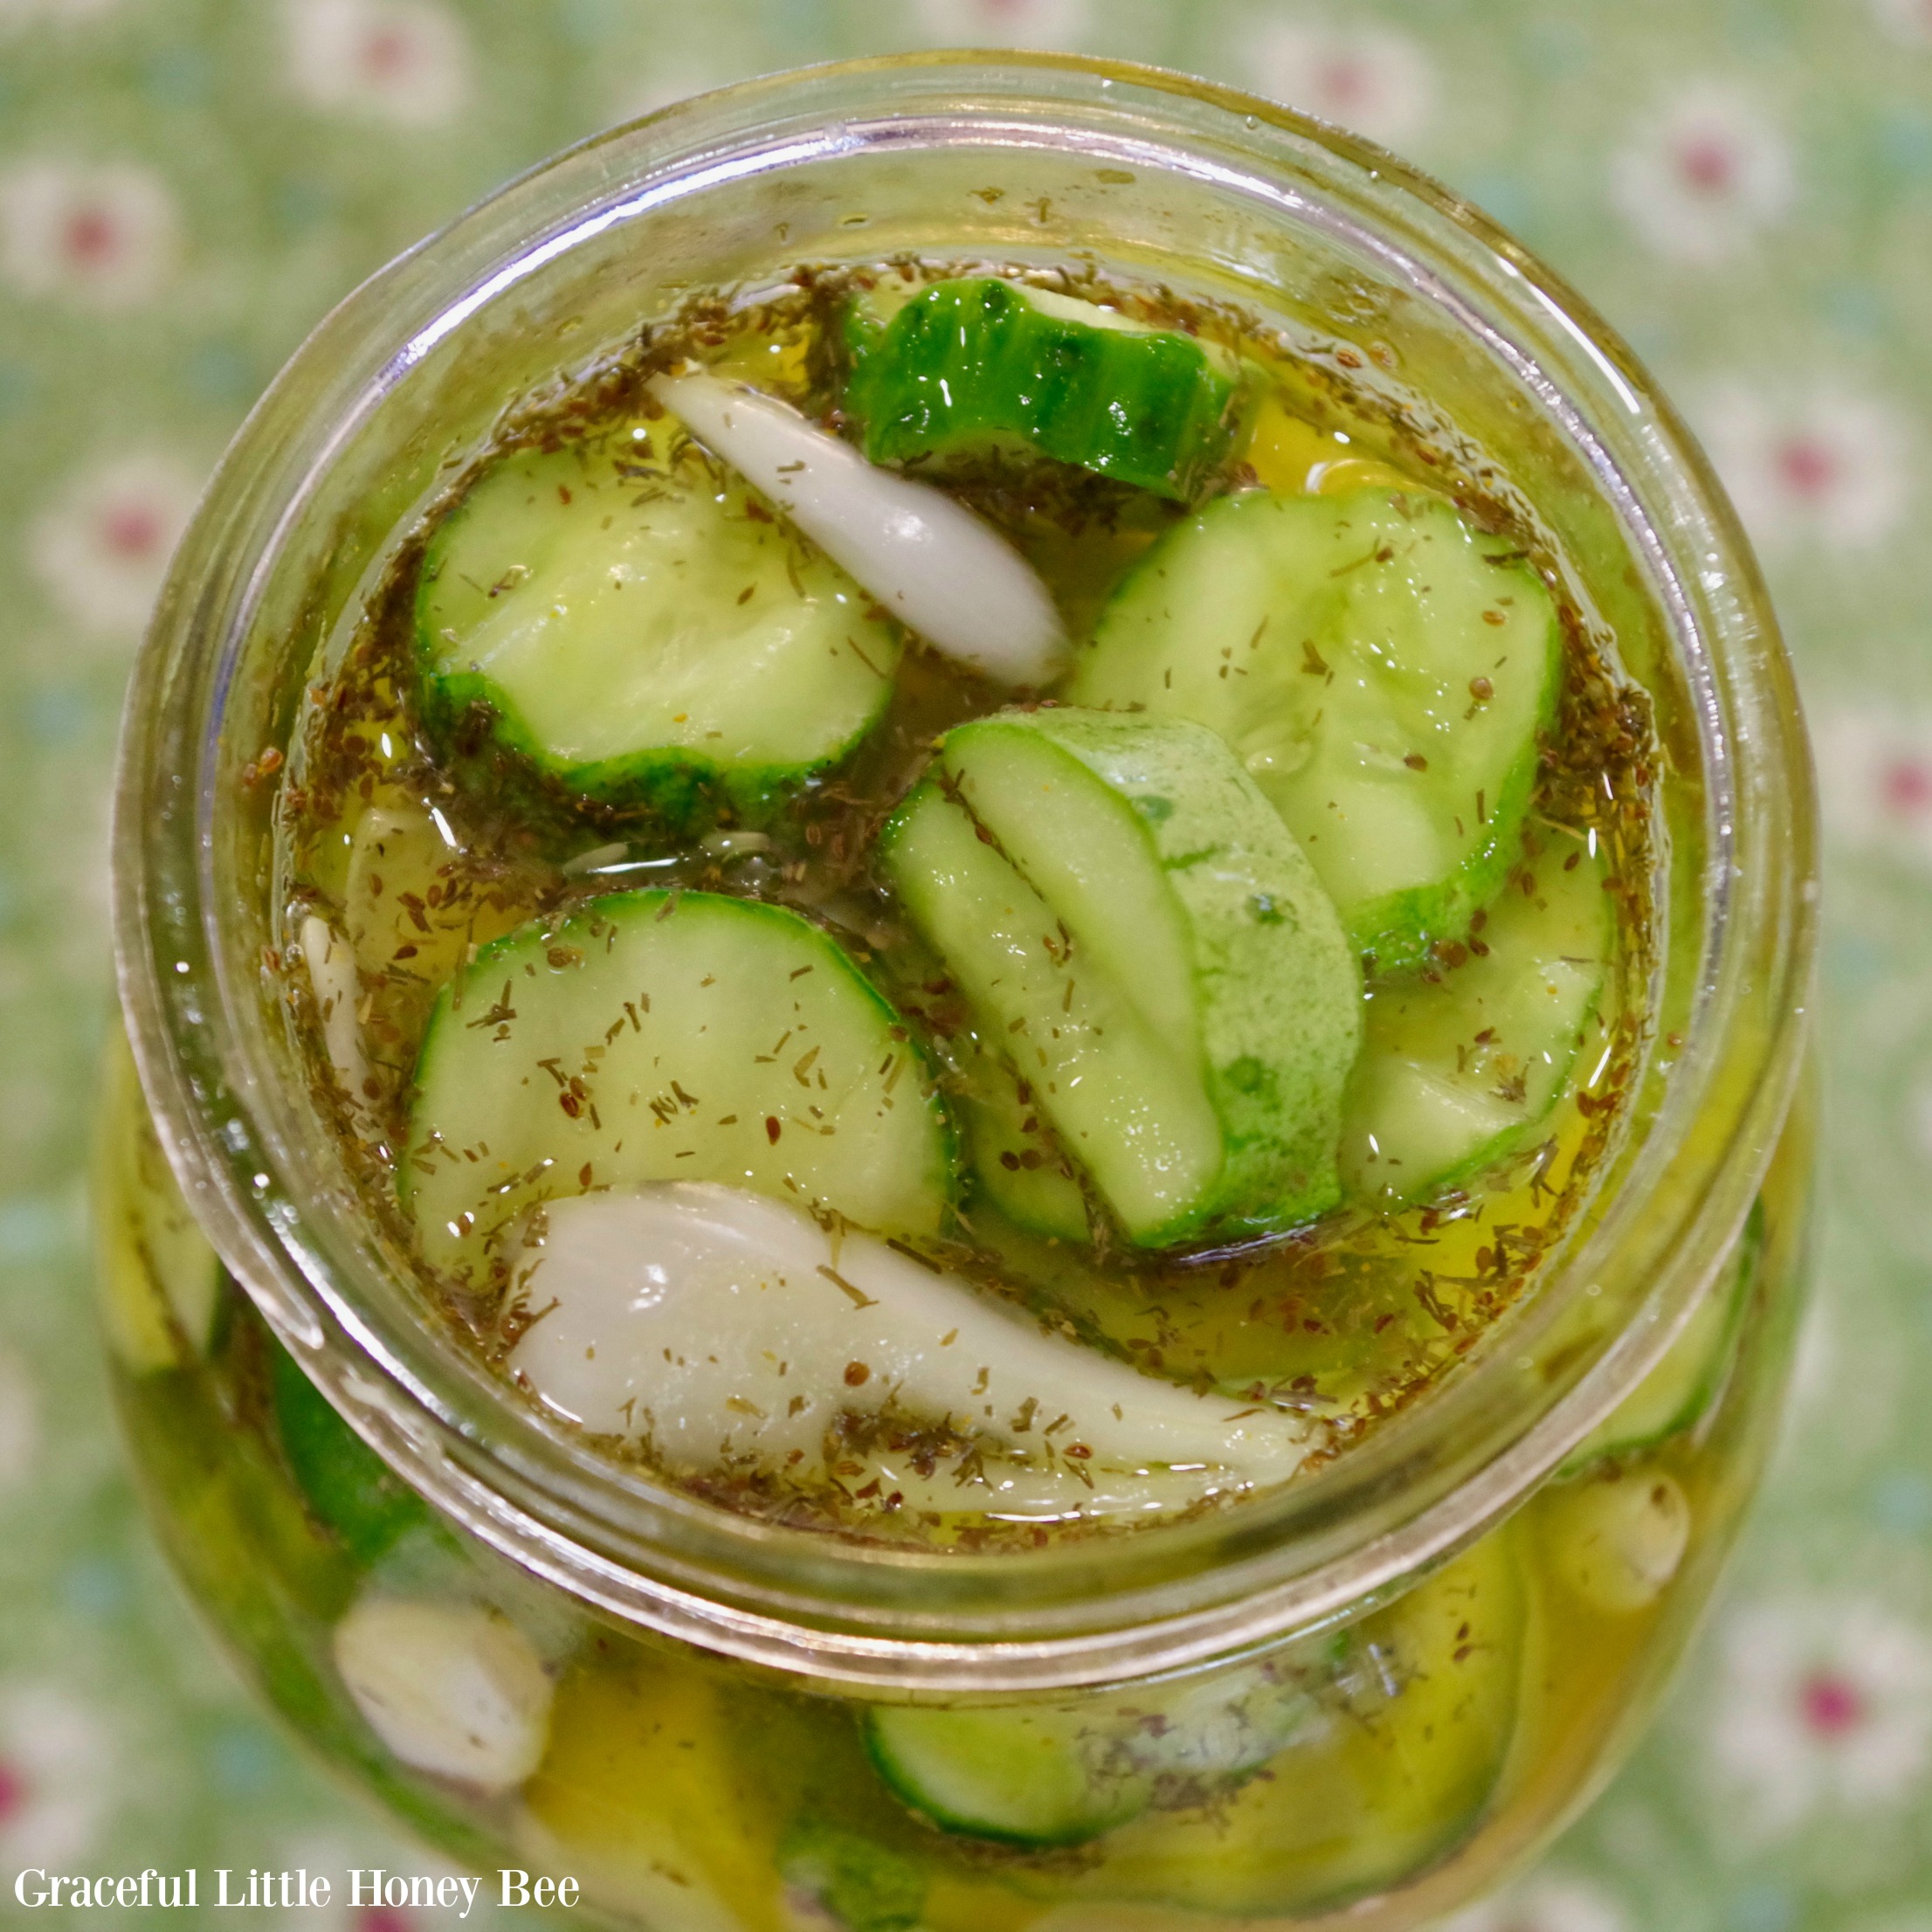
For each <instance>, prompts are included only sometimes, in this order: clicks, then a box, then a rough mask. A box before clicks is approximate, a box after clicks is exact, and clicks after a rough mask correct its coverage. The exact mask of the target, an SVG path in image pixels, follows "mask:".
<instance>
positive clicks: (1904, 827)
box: [1811, 700, 1932, 866]
mask: <svg viewBox="0 0 1932 1932" xmlns="http://www.w3.org/2000/svg"><path fill="white" fill-rule="evenodd" d="M1811 740H1812V745H1813V748H1814V750H1815V753H1816V756H1817V759H1818V793H1819V797H1820V798H1821V800H1822V802H1823V805H1824V813H1825V832H1826V835H1827V836H1828V837H1829V838H1831V839H1832V841H1833V842H1834V843H1835V844H1838V845H1843V846H1845V847H1846V848H1848V849H1850V850H1852V851H1855V852H1879V853H1890V854H1891V855H1892V856H1894V857H1895V858H1901V859H1911V860H1914V861H1915V862H1916V863H1918V864H1921V865H1927V866H1932V716H1927V715H1926V714H1923V713H1920V712H1914V711H1911V710H1908V709H1903V708H1901V707H1899V706H1897V705H1891V704H1885V703H1881V702H1878V701H1875V700H1867V701H1866V702H1863V703H1851V704H1846V705H1843V706H1841V707H1839V708H1838V709H1836V710H1826V711H1822V712H1820V713H1819V714H1818V717H1817V718H1816V719H1815V721H1813V725H1812V731H1811Z"/></svg>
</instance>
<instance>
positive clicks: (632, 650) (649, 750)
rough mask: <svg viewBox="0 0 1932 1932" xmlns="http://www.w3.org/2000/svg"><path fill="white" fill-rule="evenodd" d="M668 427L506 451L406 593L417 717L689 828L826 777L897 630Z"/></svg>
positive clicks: (435, 541) (853, 738) (852, 731)
mask: <svg viewBox="0 0 1932 1932" xmlns="http://www.w3.org/2000/svg"><path fill="white" fill-rule="evenodd" d="M672 435H673V431H672V428H671V426H670V425H669V424H665V425H663V426H662V427H660V428H656V429H653V430H652V431H649V432H648V433H647V434H646V435H645V437H643V438H641V439H638V440H634V441H631V442H630V443H627V444H613V445H611V446H610V447H603V446H599V445H570V446H568V447H566V448H563V449H560V450H553V451H548V452H544V451H535V450H518V451H515V452H512V453H511V454H509V455H507V456H505V457H503V458H501V459H500V460H499V461H498V462H496V463H495V464H494V465H493V466H492V467H491V468H490V469H488V470H486V472H485V473H483V475H482V476H481V477H480V479H479V480H478V481H477V482H476V483H475V484H474V485H473V486H472V487H471V489H470V491H469V493H468V494H467V495H466V496H465V497H464V498H463V500H461V502H459V504H458V505H457V507H455V509H454V510H452V512H451V513H450V514H449V515H448V516H447V517H445V519H444V521H442V522H441V523H440V524H439V525H438V528H437V529H436V531H435V534H434V535H432V537H431V541H430V546H429V549H428V551H427V553H426V555H424V561H423V575H422V581H421V585H420V588H419V590H418V591H417V610H416V621H417V659H418V663H419V666H420V670H421V675H422V679H423V695H424V708H425V711H426V712H427V713H428V714H429V715H430V716H431V718H432V720H441V721H448V720H449V719H450V718H452V716H454V715H455V714H458V713H459V712H461V711H462V710H463V709H464V708H465V707H466V706H468V705H470V704H472V703H473V702H475V701H477V700H482V701H483V702H485V703H486V704H488V705H489V706H491V707H493V710H494V712H495V714H496V723H495V731H496V735H497V737H498V739H499V740H500V742H503V743H505V744H507V745H508V746H510V747H511V748H512V749H515V750H517V751H520V752H521V753H523V754H524V755H525V756H528V757H529V758H530V759H532V760H533V761H534V762H535V763H536V764H537V765H539V766H540V767H542V769H544V770H545V771H548V772H549V773H551V774H553V775H554V776H555V777H556V778H558V779H559V780H561V781H562V783H564V784H565V785H567V786H569V788H570V789H571V790H574V791H576V792H578V793H581V794H583V796H585V797H593V798H599V799H606V800H611V801H614V802H623V803H628V802H642V803H644V804H649V805H651V806H653V807H655V808H657V809H658V810H659V811H664V812H666V814H667V815H671V816H673V817H679V818H683V817H687V816H689V814H690V813H691V812H692V811H693V809H694V807H695V806H696V805H697V804H698V803H699V802H700V800H701V799H702V798H704V797H707V796H712V797H728V798H729V799H730V800H732V801H733V802H735V804H738V805H740V806H741V807H748V808H749V807H753V806H756V805H757V804H762V802H763V801H765V800H766V799H768V798H769V797H771V795H773V794H774V793H775V792H777V791H779V790H782V789H783V788H784V787H786V786H789V785H793V784H796V783H799V782H800V781H801V780H803V779H805V778H808V777H810V776H811V775H812V774H813V773H814V772H817V771H820V770H823V769H825V768H826V767H827V766H829V765H831V764H834V763H836V762H838V760H839V759H840V758H842V757H843V756H845V753H846V752H847V751H849V750H850V749H852V746H853V745H855V744H856V743H857V742H859V739H860V738H861V737H863V736H864V735H865V734H866V731H867V729H868V728H870V727H871V725H872V723H873V721H874V720H875V719H876V718H877V717H878V715H879V714H880V710H881V709H882V708H883V707H884V706H885V703H886V700H887V695H888V694H889V693H890V691H891V688H892V680H893V673H894V669H895V668H896V666H897V665H898V662H899V654H900V631H899V630H898V627H897V626H896V625H894V624H892V623H890V622H889V621H887V619H886V618H884V617H883V616H882V615H880V614H877V613H876V607H875V606H874V605H873V600H872V598H871V597H868V596H867V595H866V592H865V591H864V590H860V589H859V586H858V585H857V584H856V583H853V582H852V579H851V578H850V577H849V576H846V574H845V572H844V571H843V570H842V569H839V568H838V565H837V564H835V563H833V562H831V560H830V559H829V558H827V557H825V555H822V554H821V553H820V552H819V551H818V550H817V549H814V548H813V547H812V546H811V544H809V543H807V542H805V541H804V539H803V538H802V537H801V536H799V535H798V534H797V531H796V530H795V529H794V528H792V527H791V525H790V524H789V523H787V522H783V521H776V520H775V519H774V518H773V517H772V515H771V514H770V512H769V511H768V510H766V509H765V508H764V507H763V504H762V501H761V500H760V499H759V498H757V497H756V495H755V494H754V493H752V492H751V491H750V490H749V489H748V488H747V486H745V484H744V483H743V482H742V480H739V479H737V478H735V477H732V476H730V475H729V474H728V473H724V472H721V471H720V470H718V469H716V468H715V467H714V466H713V465H712V464H711V463H710V462H709V460H708V459H707V458H705V457H704V456H703V455H702V453H701V452H700V451H698V450H697V449H696V448H695V447H694V446H693V445H690V444H689V443H681V444H680V449H681V453H680V455H679V456H678V457H677V459H676V460H674V461H673V460H672V459H670V457H669V454H668V451H669V445H670V440H671V438H672Z"/></svg>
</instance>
